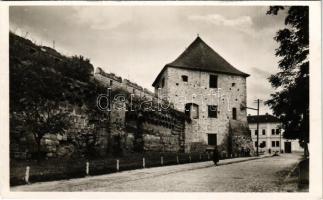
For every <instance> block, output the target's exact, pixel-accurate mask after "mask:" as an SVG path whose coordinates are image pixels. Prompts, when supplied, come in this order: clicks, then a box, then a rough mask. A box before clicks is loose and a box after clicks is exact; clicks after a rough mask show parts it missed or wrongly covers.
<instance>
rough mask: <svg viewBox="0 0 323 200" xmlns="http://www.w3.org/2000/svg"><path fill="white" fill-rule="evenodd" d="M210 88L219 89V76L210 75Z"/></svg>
mask: <svg viewBox="0 0 323 200" xmlns="http://www.w3.org/2000/svg"><path fill="white" fill-rule="evenodd" d="M209 86H210V88H218V76H216V75H210V80H209Z"/></svg>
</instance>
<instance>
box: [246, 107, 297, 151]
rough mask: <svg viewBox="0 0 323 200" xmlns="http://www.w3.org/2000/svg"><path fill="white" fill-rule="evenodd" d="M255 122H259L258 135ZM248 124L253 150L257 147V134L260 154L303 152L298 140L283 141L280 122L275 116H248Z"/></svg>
mask: <svg viewBox="0 0 323 200" xmlns="http://www.w3.org/2000/svg"><path fill="white" fill-rule="evenodd" d="M257 120H258V121H259V133H258V131H257ZM248 124H249V129H250V134H251V136H252V141H253V146H254V148H256V147H257V144H258V143H257V134H259V146H258V147H259V152H260V153H274V152H282V153H283V152H285V153H292V152H298V151H303V148H302V147H301V146H300V144H299V142H298V140H288V139H284V137H283V136H284V130H283V129H282V128H281V122H280V121H279V119H278V118H277V117H275V116H272V115H269V114H268V113H266V114H265V115H259V116H258V117H257V116H250V115H249V116H248Z"/></svg>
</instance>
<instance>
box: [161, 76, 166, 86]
mask: <svg viewBox="0 0 323 200" xmlns="http://www.w3.org/2000/svg"><path fill="white" fill-rule="evenodd" d="M164 86H165V78H163V79H162V81H161V88H163V87H164Z"/></svg>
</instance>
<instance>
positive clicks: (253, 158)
mask: <svg viewBox="0 0 323 200" xmlns="http://www.w3.org/2000/svg"><path fill="white" fill-rule="evenodd" d="M270 157H271V156H263V157H251V158H249V159H245V160H236V161H229V162H226V163H220V162H219V163H218V166H221V165H229V164H234V163H240V162H247V161H251V160H258V159H262V158H270Z"/></svg>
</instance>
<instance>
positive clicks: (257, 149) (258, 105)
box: [244, 99, 262, 156]
mask: <svg viewBox="0 0 323 200" xmlns="http://www.w3.org/2000/svg"><path fill="white" fill-rule="evenodd" d="M255 102H256V103H257V108H250V107H244V108H246V109H251V110H256V111H257V145H256V154H257V156H259V110H260V108H259V107H260V102H262V100H260V99H257V100H255Z"/></svg>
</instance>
